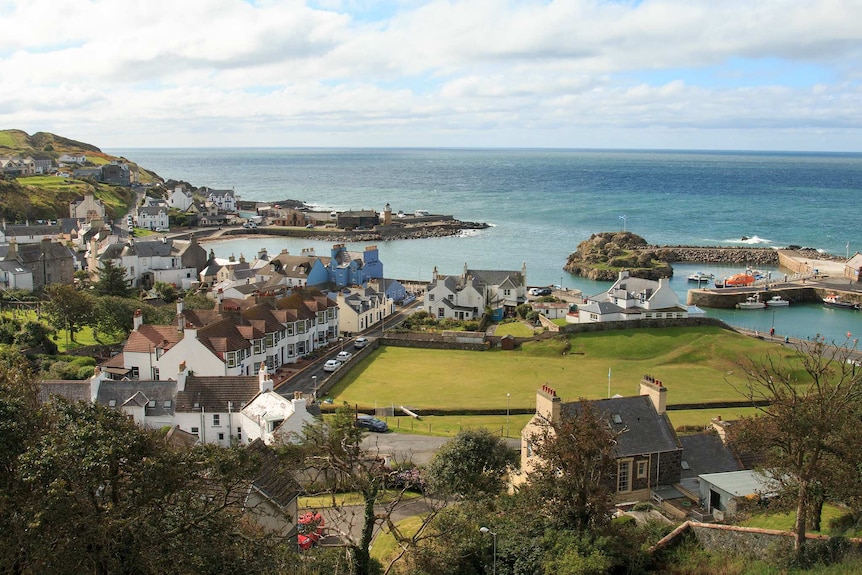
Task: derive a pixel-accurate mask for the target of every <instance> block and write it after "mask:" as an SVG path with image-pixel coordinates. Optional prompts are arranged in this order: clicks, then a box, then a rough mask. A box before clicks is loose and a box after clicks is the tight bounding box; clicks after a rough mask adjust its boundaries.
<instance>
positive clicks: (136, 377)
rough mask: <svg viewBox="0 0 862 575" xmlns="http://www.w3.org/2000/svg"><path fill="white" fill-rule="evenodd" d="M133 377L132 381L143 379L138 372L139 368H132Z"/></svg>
mask: <svg viewBox="0 0 862 575" xmlns="http://www.w3.org/2000/svg"><path fill="white" fill-rule="evenodd" d="M131 375H132V379H138V378H140V377H141V375H140V373H139V372H138V368H137V367H133V368H132V374H131Z"/></svg>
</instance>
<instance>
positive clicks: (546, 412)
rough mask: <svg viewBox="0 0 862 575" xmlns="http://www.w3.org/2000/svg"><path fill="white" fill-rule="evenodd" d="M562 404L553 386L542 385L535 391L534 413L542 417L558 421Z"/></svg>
mask: <svg viewBox="0 0 862 575" xmlns="http://www.w3.org/2000/svg"><path fill="white" fill-rule="evenodd" d="M562 405H563V400H562V399H560V398H559V397H558V396H557V392H556V391H555V390H554V389H553V388H551V387H549V386H547V385H543V386H542V388H541V389H540V390H538V391H537V392H536V415H538V416H540V417H542V418H543V419H545V420H547V421H550V422H551V423H556V422H558V421H560V408H561V407H562Z"/></svg>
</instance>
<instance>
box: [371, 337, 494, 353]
mask: <svg viewBox="0 0 862 575" xmlns="http://www.w3.org/2000/svg"><path fill="white" fill-rule="evenodd" d="M381 339H382V340H383V341H382V343H383V344H385V345H391V346H395V347H412V348H421V349H456V350H464V351H485V350H487V349H488V347H489V345H488V342H487V341H485V339H484V338H482V340H480V341H475V342H471V341H470V340H473V339H476V338H468V337H463V338H462V337H453V336H443V335H439V334H430V333H429V334H425V333H408V332H404V333H399V332H387V333H386V335H384V336H383V337H382V338H381Z"/></svg>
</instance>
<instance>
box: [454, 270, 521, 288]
mask: <svg viewBox="0 0 862 575" xmlns="http://www.w3.org/2000/svg"><path fill="white" fill-rule="evenodd" d="M467 275H472V276H473V277H474V278H476V279H477V280H479V281H480V282H481V283H483V284H485V285H490V286H500V285H503V284H504V283H506V282H507V281H509V282H511V283H512V284H514V285H515V286H520V285H525V284H526V279H525V278H524V276H523V275H522V274H521V272H520V271H501V270H467Z"/></svg>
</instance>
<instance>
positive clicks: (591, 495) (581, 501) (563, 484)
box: [527, 399, 620, 531]
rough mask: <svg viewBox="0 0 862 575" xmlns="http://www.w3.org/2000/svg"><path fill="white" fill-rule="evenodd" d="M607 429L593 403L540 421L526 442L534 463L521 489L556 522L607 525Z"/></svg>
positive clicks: (610, 480)
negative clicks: (541, 424) (553, 419)
mask: <svg viewBox="0 0 862 575" xmlns="http://www.w3.org/2000/svg"><path fill="white" fill-rule="evenodd" d="M619 434H620V433H618V432H615V431H613V430H612V429H611V428H610V427H609V426H608V425H607V423H606V422H605V421H604V420H603V419H602V416H601V414H599V413H597V412H596V410H595V407H594V406H593V404H592V403H591V402H589V401H586V400H584V399H581V401H580V403H579V408H578V409H576V410H572V411H569V412H565V413H563V414H562V416H561V418H560V421H559V422H550V421H548V422H546V425H545V426H544V427H543V430H542V431H541V432H539V433H538V434H537V435H536V436H534V437H533V438H532V439H531V441H532V443H533V446H534V448H533V449H534V453H535V456H536V457H535V460H536V463H535V467H534V469H533V470H532V471H531V472H530V474H529V481H530V483H529V485H528V486H527V492H528V493H529V494H530V495H531V496H532V497H533V500H534V501H535V505H536V507H537V508H540V509H543V510H544V512H545V513H546V514H547V515H548V517H551V518H552V519H553V520H554V522H555V523H556V524H558V525H559V526H561V527H566V528H568V529H574V530H576V531H584V530H587V529H591V528H596V527H601V526H604V525H605V524H607V522H608V520H609V519H610V517H611V511H612V510H613V496H614V477H615V473H616V443H617V441H616V440H617V437H618V436H619Z"/></svg>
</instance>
